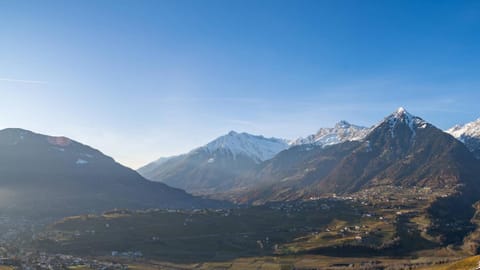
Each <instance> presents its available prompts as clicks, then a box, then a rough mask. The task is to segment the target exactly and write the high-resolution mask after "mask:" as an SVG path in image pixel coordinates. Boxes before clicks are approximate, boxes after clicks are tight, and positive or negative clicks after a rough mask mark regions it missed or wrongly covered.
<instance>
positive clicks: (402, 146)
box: [139, 108, 480, 203]
mask: <svg viewBox="0 0 480 270" xmlns="http://www.w3.org/2000/svg"><path fill="white" fill-rule="evenodd" d="M479 130H480V121H478V120H477V121H475V122H472V123H469V124H466V125H464V126H456V127H454V128H452V129H449V130H448V131H446V132H444V131H442V130H440V129H438V128H436V127H435V126H434V125H432V124H430V123H428V122H427V121H425V120H423V119H422V118H420V117H417V116H414V115H412V114H410V113H409V112H407V111H406V110H405V109H404V108H399V109H398V110H396V111H395V112H393V113H392V114H390V115H388V116H387V117H385V118H384V119H383V120H382V121H380V122H379V123H378V124H377V125H375V126H373V127H371V128H366V127H362V126H357V125H353V124H350V123H348V122H347V121H340V122H339V123H337V124H336V125H335V126H334V127H333V128H321V129H320V130H319V131H318V132H317V133H316V134H313V135H309V136H307V137H305V138H299V139H296V140H293V141H289V142H288V145H287V141H286V140H282V139H273V140H274V141H275V142H281V144H280V146H279V147H278V148H275V150H276V151H271V152H270V153H271V155H270V158H268V157H267V156H264V158H263V159H260V158H257V159H253V158H251V157H252V156H254V154H253V153H254V152H250V151H251V150H250V149H257V148H262V147H264V146H263V144H265V143H267V142H268V143H271V141H270V140H272V139H265V138H263V137H261V136H253V135H249V134H246V133H235V132H231V133H229V134H227V135H225V136H222V137H220V138H218V139H216V140H214V141H213V142H211V143H209V144H207V145H206V146H204V147H200V148H198V149H195V150H193V151H191V152H190V153H188V154H184V155H180V156H177V157H173V158H171V159H168V160H167V161H164V160H160V162H158V161H157V162H154V163H151V164H149V165H147V166H146V167H143V168H142V169H140V170H139V171H140V173H142V174H143V175H144V176H145V177H146V178H148V179H152V180H155V181H162V182H164V183H167V184H169V185H172V186H176V187H179V188H183V189H186V190H187V191H190V192H196V193H202V194H217V193H222V196H220V197H221V198H228V199H230V200H234V201H236V202H244V203H246V202H250V203H251V202H256V203H262V202H266V201H278V200H293V199H300V198H308V197H311V196H318V195H321V194H327V193H337V194H338V193H349V192H355V191H358V190H360V189H363V188H368V187H371V186H376V185H392V184H393V185H398V186H425V187H431V188H436V187H445V186H450V187H452V188H454V187H456V186H457V185H459V186H462V185H464V184H465V183H467V182H475V179H476V178H477V176H480V172H479V171H478V169H476V168H477V166H478V165H479V163H478V160H477V159H475V157H474V156H476V157H477V158H478V151H479V149H480V147H479V145H480V144H479V143H478V142H479V141H480V139H479V138H480V136H479V134H480V132H479ZM450 134H451V135H453V136H454V137H455V138H457V139H458V140H457V139H455V138H454V137H452V136H451V135H450ZM238 137H242V138H260V139H257V140H250V141H249V142H250V143H251V144H257V146H255V147H253V146H251V144H250V145H249V147H240V149H242V150H241V152H242V154H241V155H237V154H232V153H236V152H239V148H238V147H239V146H242V145H241V144H233V145H235V147H232V144H229V143H225V142H228V141H229V140H237V139H238ZM220 142H223V143H220ZM219 145H221V146H222V147H218V146H219ZM212 146H216V147H212ZM212 153H215V154H212ZM472 153H473V155H472ZM247 157H250V158H247ZM152 168H154V169H152ZM147 170H149V171H147ZM225 194H227V195H225Z"/></svg>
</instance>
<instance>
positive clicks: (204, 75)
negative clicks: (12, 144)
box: [0, 0, 480, 168]
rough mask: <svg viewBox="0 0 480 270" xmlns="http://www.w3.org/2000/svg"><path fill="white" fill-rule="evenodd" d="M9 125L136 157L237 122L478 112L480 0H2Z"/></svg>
mask: <svg viewBox="0 0 480 270" xmlns="http://www.w3.org/2000/svg"><path fill="white" fill-rule="evenodd" d="M0 95H1V96H0V97H1V98H0V115H2V116H1V117H0V128H5V127H22V128H26V129H30V130H33V131H36V132H41V133H47V134H52V135H65V136H68V137H71V138H74V139H76V140H79V141H81V142H83V143H86V144H90V145H92V146H94V147H96V148H99V149H100V150H102V151H103V152H105V153H107V154H109V155H111V156H113V157H114V158H115V159H116V160H118V161H120V162H122V163H124V164H126V165H128V166H131V167H134V168H136V167H138V166H140V165H143V164H144V163H146V162H148V161H151V160H153V159H156V158H158V157H160V156H168V155H173V154H178V153H183V152H186V151H188V150H190V149H192V148H194V147H196V146H199V145H202V144H204V143H206V142H208V141H210V140H212V139H213V138H215V137H217V136H220V135H222V134H224V133H226V132H228V131H229V130H237V131H246V132H250V133H254V134H263V135H265V136H276V137H284V138H296V137H298V136H305V135H308V134H310V133H313V132H315V131H316V130H317V129H318V128H319V127H325V126H332V125H334V123H335V122H337V121H339V120H341V119H346V120H348V121H350V122H352V123H356V124H361V125H366V126H370V125H373V124H375V123H376V122H378V121H380V120H381V119H382V118H383V117H384V116H386V115H387V114H389V113H391V112H392V111H394V110H395V109H396V108H397V107H399V106H404V107H406V108H407V109H408V110H409V111H410V112H411V113H413V114H415V115H419V116H421V117H423V118H425V119H426V120H428V121H430V122H432V123H433V124H435V125H437V126H438V127H440V128H448V127H450V126H452V125H453V124H455V123H464V122H469V121H472V120H474V119H476V118H479V117H480V107H479V106H478V104H479V100H480V1H441V0H435V1H426V0H425V1H408V0H398V1H394V0H392V1H381V0H377V1H368V0H363V1H357V0H352V1H344V0H332V1H320V0H318V1H317V0H312V1H305V0H300V1H293V0H292V1H281V0H272V1H267V0H257V1H251V0H239V1H235V0H227V1H225V0H218V1H209V0H192V1H186V0H175V1H153V0H152V1H134V0H130V1H124V0H118V1H103V0H102V1H80V0H78V1H18V0H1V1H0Z"/></svg>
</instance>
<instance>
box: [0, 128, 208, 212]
mask: <svg viewBox="0 0 480 270" xmlns="http://www.w3.org/2000/svg"><path fill="white" fill-rule="evenodd" d="M0 194H1V196H0V211H1V212H2V213H4V212H7V213H16V214H25V215H43V216H45V215H47V216H50V215H64V214H76V213H88V212H98V211H103V210H107V209H112V208H134V209H135V208H137V209H140V208H157V207H158V208H160V207H161V208H194V207H214V206H216V205H217V202H214V201H210V200H204V199H201V198H197V197H193V196H191V195H189V194H187V193H186V192H185V191H183V190H180V189H175V188H171V187H169V186H167V185H165V184H163V183H158V182H152V181H148V180H146V179H145V178H143V177H142V176H140V175H139V174H138V173H137V172H135V171H133V170H131V169H129V168H127V167H124V166H122V165H121V164H119V163H117V162H115V161H114V160H113V159H112V158H111V157H108V156H106V155H104V154H103V153H101V152H100V151H98V150H96V149H93V148H91V147H89V146H87V145H83V144H81V143H79V142H76V141H74V140H71V139H69V138H66V137H53V136H46V135H41V134H36V133H33V132H31V131H28V130H23V129H4V130H0Z"/></svg>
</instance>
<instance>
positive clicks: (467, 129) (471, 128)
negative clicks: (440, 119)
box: [447, 118, 480, 140]
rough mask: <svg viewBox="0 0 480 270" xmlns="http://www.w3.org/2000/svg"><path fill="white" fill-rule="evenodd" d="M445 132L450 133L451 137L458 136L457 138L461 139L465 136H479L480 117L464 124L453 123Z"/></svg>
mask: <svg viewBox="0 0 480 270" xmlns="http://www.w3.org/2000/svg"><path fill="white" fill-rule="evenodd" d="M447 133H450V134H451V135H452V136H453V137H455V138H458V139H459V140H462V137H466V136H470V137H479V138H480V118H478V119H477V120H475V121H473V122H470V123H467V124H465V125H455V126H454V127H452V128H450V129H448V130H447Z"/></svg>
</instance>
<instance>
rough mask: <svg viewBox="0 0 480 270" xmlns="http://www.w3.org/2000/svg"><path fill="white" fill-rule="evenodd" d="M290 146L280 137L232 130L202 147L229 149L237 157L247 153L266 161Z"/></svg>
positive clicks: (259, 160)
mask: <svg viewBox="0 0 480 270" xmlns="http://www.w3.org/2000/svg"><path fill="white" fill-rule="evenodd" d="M287 148H288V143H287V141H286V140H283V139H278V138H265V137H263V136H258V135H251V134H248V133H245V132H242V133H238V132H236V131H233V130H232V131H230V132H229V133H228V134H226V135H224V136H221V137H218V138H217V139H215V140H213V141H211V142H210V143H208V144H207V145H205V146H203V147H201V149H204V150H206V151H208V152H209V153H214V152H216V151H219V150H220V151H228V152H230V153H231V154H233V156H234V157H235V156H236V155H245V156H247V157H250V158H252V159H253V160H255V162H261V161H265V160H267V159H270V158H272V157H273V156H275V155H276V154H278V153H279V152H280V151H282V150H285V149H287Z"/></svg>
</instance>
